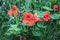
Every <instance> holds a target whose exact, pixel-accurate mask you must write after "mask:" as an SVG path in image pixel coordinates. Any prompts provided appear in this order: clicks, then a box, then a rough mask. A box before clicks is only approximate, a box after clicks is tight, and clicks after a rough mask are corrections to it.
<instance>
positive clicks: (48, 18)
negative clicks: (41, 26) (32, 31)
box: [43, 11, 51, 21]
mask: <svg viewBox="0 0 60 40" xmlns="http://www.w3.org/2000/svg"><path fill="white" fill-rule="evenodd" d="M50 18H51V16H50V12H48V11H47V12H45V14H44V16H43V19H44V21H49V20H50Z"/></svg>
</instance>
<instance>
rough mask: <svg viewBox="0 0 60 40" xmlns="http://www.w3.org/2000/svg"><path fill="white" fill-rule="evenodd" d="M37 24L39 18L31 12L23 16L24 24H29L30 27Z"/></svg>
mask: <svg viewBox="0 0 60 40" xmlns="http://www.w3.org/2000/svg"><path fill="white" fill-rule="evenodd" d="M36 22H37V17H36V16H35V15H33V14H32V13H30V12H25V13H24V15H23V23H26V24H28V25H29V26H32V25H33V24H35V23H36Z"/></svg>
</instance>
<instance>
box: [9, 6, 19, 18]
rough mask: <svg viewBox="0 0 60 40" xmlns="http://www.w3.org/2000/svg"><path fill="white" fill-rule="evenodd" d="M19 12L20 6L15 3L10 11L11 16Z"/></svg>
mask: <svg viewBox="0 0 60 40" xmlns="http://www.w3.org/2000/svg"><path fill="white" fill-rule="evenodd" d="M18 14H19V11H18V8H17V7H16V6H15V5H13V6H12V9H11V10H9V11H8V15H9V16H14V17H16V16H17V15H18Z"/></svg>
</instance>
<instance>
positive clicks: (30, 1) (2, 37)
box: [0, 0, 60, 40]
mask: <svg viewBox="0 0 60 40" xmlns="http://www.w3.org/2000/svg"><path fill="white" fill-rule="evenodd" d="M54 4H57V5H58V6H59V11H58V12H54V11H53V5H54ZM12 5H16V6H17V7H18V9H19V10H20V11H21V14H20V15H19V16H18V17H17V20H16V18H14V17H9V16H8V14H7V12H8V10H10V9H11V7H12ZM45 11H50V12H51V17H52V18H51V20H50V21H48V22H37V23H36V24H35V25H34V26H31V27H29V26H28V25H26V24H23V23H22V15H23V13H24V12H32V13H36V14H37V15H38V16H39V17H42V16H43V13H44V12H45ZM16 22H18V23H16ZM21 36H22V37H26V38H27V40H60V0H0V40H18V38H19V37H21Z"/></svg>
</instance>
